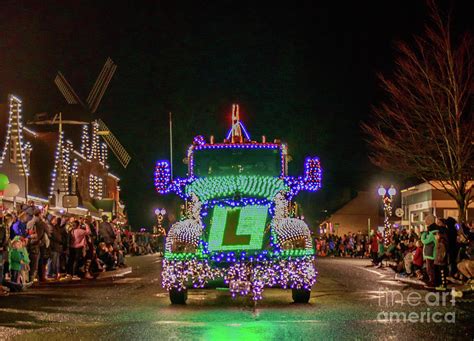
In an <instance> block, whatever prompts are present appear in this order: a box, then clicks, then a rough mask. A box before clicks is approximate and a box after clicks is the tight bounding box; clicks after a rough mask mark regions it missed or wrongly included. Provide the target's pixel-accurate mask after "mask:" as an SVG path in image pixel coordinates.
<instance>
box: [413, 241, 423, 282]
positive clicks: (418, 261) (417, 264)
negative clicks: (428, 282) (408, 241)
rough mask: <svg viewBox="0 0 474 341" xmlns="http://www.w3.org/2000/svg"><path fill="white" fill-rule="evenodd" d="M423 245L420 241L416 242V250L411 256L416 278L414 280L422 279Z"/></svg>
mask: <svg viewBox="0 0 474 341" xmlns="http://www.w3.org/2000/svg"><path fill="white" fill-rule="evenodd" d="M422 269H423V243H422V242H421V240H417V241H416V249H415V251H414V255H413V272H414V274H415V276H416V279H418V280H422V279H423V272H422V271H421V270H422Z"/></svg>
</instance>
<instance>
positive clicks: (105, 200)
mask: <svg viewBox="0 0 474 341" xmlns="http://www.w3.org/2000/svg"><path fill="white" fill-rule="evenodd" d="M0 111H1V112H0V124H1V126H0V138H1V135H3V137H4V141H5V142H4V146H3V153H2V158H1V160H0V161H1V162H0V172H1V173H4V174H6V175H7V176H8V178H9V180H10V182H12V183H16V184H17V185H18V187H19V188H20V192H19V193H18V195H17V196H16V197H15V198H8V197H6V198H3V202H4V206H6V207H12V206H13V204H14V203H17V204H21V203H24V202H27V201H30V200H32V201H34V202H35V204H37V205H46V204H49V207H50V210H51V211H57V212H61V213H62V212H66V211H67V212H69V213H71V214H75V215H87V214H90V215H93V216H96V217H100V216H101V215H103V214H106V215H109V216H112V215H118V216H122V217H123V216H124V205H123V204H122V203H121V202H120V187H119V181H120V179H119V178H118V177H117V176H115V175H113V174H111V173H110V172H109V166H108V164H107V152H108V151H107V145H106V144H105V143H103V142H102V143H101V140H100V136H99V128H98V124H97V122H90V123H88V122H81V123H82V124H80V125H78V124H69V125H63V124H62V122H61V120H59V121H58V122H57V124H41V121H34V122H33V123H31V124H30V123H29V124H27V125H24V123H23V118H22V115H21V100H20V99H19V98H17V97H15V96H13V95H10V96H9V103H8V105H6V106H5V105H4V106H2V107H0Z"/></svg>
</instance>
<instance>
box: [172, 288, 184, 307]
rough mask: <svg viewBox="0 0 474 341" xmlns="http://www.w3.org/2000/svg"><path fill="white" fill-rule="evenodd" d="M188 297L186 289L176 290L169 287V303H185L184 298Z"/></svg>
mask: <svg viewBox="0 0 474 341" xmlns="http://www.w3.org/2000/svg"><path fill="white" fill-rule="evenodd" d="M187 299H188V290H186V289H185V290H181V291H180V290H177V289H171V290H170V301H171V304H186V300H187Z"/></svg>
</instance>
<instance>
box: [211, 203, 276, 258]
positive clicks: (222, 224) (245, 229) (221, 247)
mask: <svg viewBox="0 0 474 341" xmlns="http://www.w3.org/2000/svg"><path fill="white" fill-rule="evenodd" d="M267 215H268V207H267V206H262V205H255V206H245V207H242V208H229V207H220V206H215V207H214V210H213V216H212V224H211V228H210V232H209V241H208V242H209V251H211V252H212V251H228V250H258V249H261V248H262V244H263V236H264V233H265V224H266V221H267Z"/></svg>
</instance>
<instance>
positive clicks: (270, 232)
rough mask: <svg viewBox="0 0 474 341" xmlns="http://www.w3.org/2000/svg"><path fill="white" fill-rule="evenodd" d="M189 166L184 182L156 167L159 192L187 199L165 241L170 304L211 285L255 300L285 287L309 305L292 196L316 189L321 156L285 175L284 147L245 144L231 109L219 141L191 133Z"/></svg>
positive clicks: (308, 248) (304, 250) (306, 234)
mask: <svg viewBox="0 0 474 341" xmlns="http://www.w3.org/2000/svg"><path fill="white" fill-rule="evenodd" d="M187 164H188V174H187V177H186V178H174V179H171V174H170V164H169V162H168V161H158V162H157V163H156V168H155V187H156V190H157V191H158V193H160V194H166V193H169V192H175V193H177V194H178V195H180V196H181V197H182V198H183V200H184V201H185V206H184V207H185V210H184V214H183V217H182V219H181V220H180V221H178V222H176V223H175V224H173V225H172V226H171V228H170V231H169V233H168V236H167V239H166V244H165V254H164V259H163V286H164V288H166V289H167V290H168V291H169V294H170V300H171V302H172V303H176V304H180V303H181V304H183V303H185V302H186V299H187V291H188V289H191V288H204V287H212V286H213V284H214V283H220V284H219V286H226V287H228V288H229V291H230V293H231V295H232V296H233V297H235V296H236V295H250V296H251V297H252V299H253V300H260V299H262V297H263V296H262V295H263V291H264V288H266V287H280V288H284V289H289V288H290V289H292V293H293V299H294V301H295V302H308V300H309V298H310V291H311V287H312V286H313V284H314V283H315V281H316V275H317V272H316V269H315V267H314V248H313V243H312V238H311V234H310V230H309V228H308V226H307V225H306V223H305V222H304V221H303V220H302V219H300V218H298V217H296V216H295V214H294V209H293V208H294V205H293V199H294V197H295V196H296V195H297V194H298V192H299V191H301V190H309V191H317V190H318V189H319V188H320V187H321V167H320V163H319V159H318V158H316V157H311V158H307V159H306V161H305V171H304V175H303V176H300V177H292V176H288V174H287V173H288V152H287V146H286V144H284V143H282V142H280V141H279V140H274V141H273V142H267V141H266V139H265V137H262V141H261V142H256V141H253V140H251V138H250V136H249V134H248V133H247V130H246V129H245V126H244V125H243V124H242V122H240V119H239V107H238V105H233V107H232V127H231V128H230V130H229V132H228V134H227V136H226V138H225V139H224V141H223V142H221V143H215V142H214V139H213V137H211V139H210V141H206V139H205V138H204V137H203V136H196V137H195V138H194V140H193V143H192V145H191V146H190V147H189V148H188V153H187Z"/></svg>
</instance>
